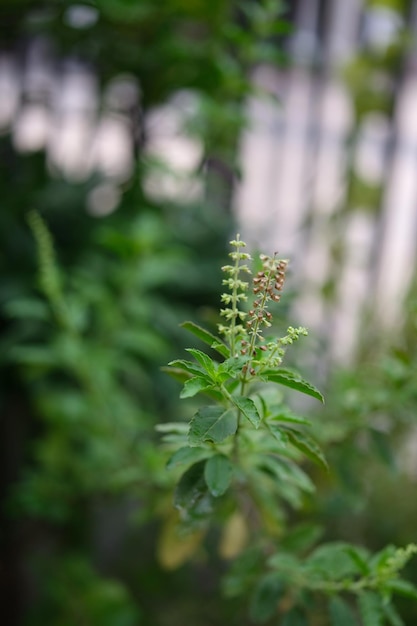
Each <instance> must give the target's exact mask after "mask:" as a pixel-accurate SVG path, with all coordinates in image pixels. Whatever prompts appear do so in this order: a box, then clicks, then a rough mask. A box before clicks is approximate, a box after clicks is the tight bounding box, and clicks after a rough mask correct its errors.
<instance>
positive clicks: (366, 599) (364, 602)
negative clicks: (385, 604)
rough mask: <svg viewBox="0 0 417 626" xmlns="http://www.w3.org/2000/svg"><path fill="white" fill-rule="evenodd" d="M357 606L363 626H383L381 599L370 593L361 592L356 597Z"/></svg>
mask: <svg viewBox="0 0 417 626" xmlns="http://www.w3.org/2000/svg"><path fill="white" fill-rule="evenodd" d="M358 605H359V610H360V613H361V617H362V622H363V626H383V624H384V621H385V620H384V614H383V611H382V606H381V599H380V598H379V596H378V595H377V594H376V593H373V592H372V591H363V592H362V593H360V594H359V596H358Z"/></svg>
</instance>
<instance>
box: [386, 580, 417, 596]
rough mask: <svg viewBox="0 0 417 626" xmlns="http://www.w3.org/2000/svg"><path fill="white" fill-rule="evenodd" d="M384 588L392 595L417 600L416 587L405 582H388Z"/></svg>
mask: <svg viewBox="0 0 417 626" xmlns="http://www.w3.org/2000/svg"><path fill="white" fill-rule="evenodd" d="M384 587H385V588H387V589H389V591H391V592H392V593H396V594H398V595H400V596H404V597H406V598H411V599H412V600H417V587H416V586H415V585H413V584H412V583H410V582H408V581H407V580H401V579H399V578H397V579H394V580H390V581H388V583H387V584H386V585H384Z"/></svg>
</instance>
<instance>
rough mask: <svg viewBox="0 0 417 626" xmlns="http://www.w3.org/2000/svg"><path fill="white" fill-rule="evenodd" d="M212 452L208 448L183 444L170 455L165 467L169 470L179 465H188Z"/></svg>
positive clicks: (205, 457)
mask: <svg viewBox="0 0 417 626" xmlns="http://www.w3.org/2000/svg"><path fill="white" fill-rule="evenodd" d="M212 454H213V452H212V451H211V450H209V449H208V448H197V447H193V448H192V447H191V446H183V447H182V448H180V449H179V450H177V451H176V452H174V454H173V455H172V456H171V458H170V459H169V460H168V462H167V469H169V470H171V469H174V468H175V467H180V466H181V465H190V464H192V463H196V462H197V461H202V460H203V459H207V457H209V456H211V455H212Z"/></svg>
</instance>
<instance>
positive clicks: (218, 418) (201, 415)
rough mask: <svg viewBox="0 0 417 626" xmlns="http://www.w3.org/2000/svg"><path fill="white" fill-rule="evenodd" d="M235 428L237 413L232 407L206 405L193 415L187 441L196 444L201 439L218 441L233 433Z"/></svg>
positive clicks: (201, 440)
mask: <svg viewBox="0 0 417 626" xmlns="http://www.w3.org/2000/svg"><path fill="white" fill-rule="evenodd" d="M236 430H237V415H236V411H235V410H234V409H224V408H223V407H219V406H206V407H203V408H201V409H199V411H197V413H196V414H195V415H194V417H193V419H192V420H191V423H190V432H189V435H188V441H189V443H190V444H191V445H198V444H200V443H202V442H203V441H213V442H214V443H220V442H222V441H224V439H226V437H229V436H230V435H234V434H235V432H236Z"/></svg>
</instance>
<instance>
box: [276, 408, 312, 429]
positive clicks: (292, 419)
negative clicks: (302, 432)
mask: <svg viewBox="0 0 417 626" xmlns="http://www.w3.org/2000/svg"><path fill="white" fill-rule="evenodd" d="M268 422H284V423H285V424H287V423H288V424H302V425H304V426H311V422H310V421H309V420H306V419H305V417H301V415H295V413H293V412H292V411H289V410H286V411H282V412H280V413H277V414H276V415H273V416H272V417H268Z"/></svg>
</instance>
